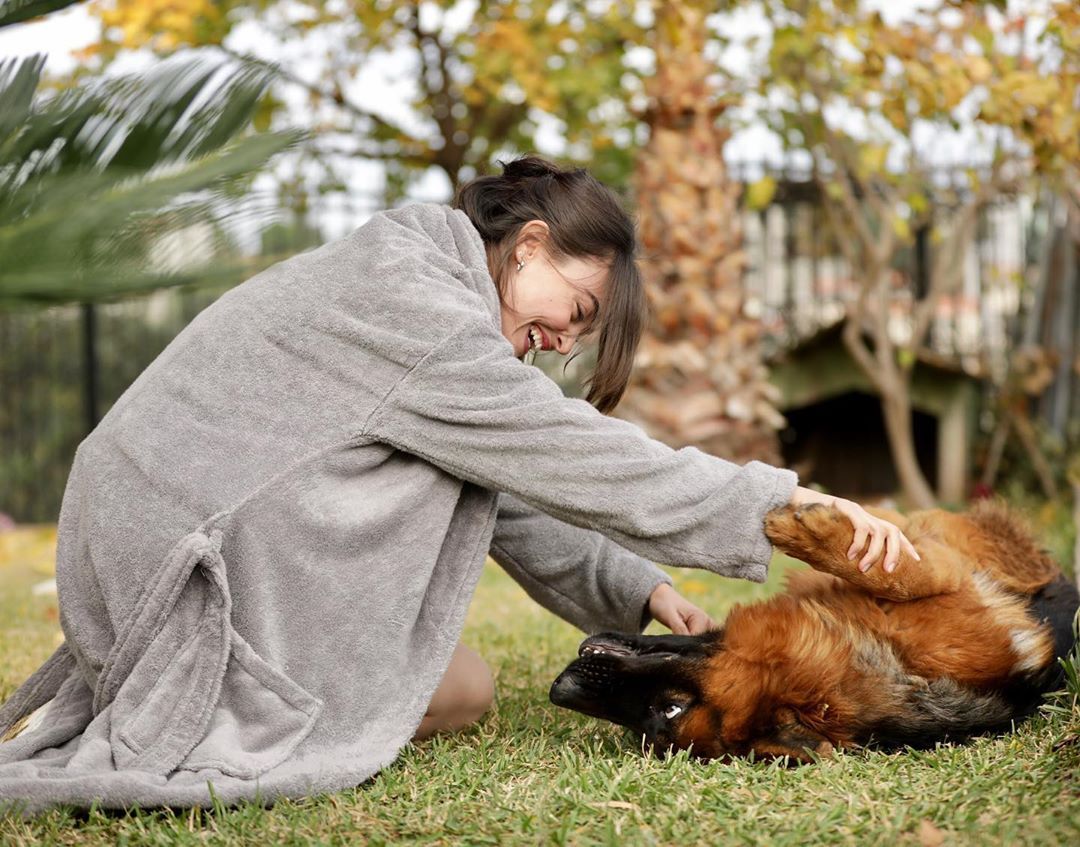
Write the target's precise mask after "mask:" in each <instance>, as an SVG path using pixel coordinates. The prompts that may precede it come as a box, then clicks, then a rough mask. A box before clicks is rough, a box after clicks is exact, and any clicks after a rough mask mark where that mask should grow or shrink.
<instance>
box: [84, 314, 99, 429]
mask: <svg viewBox="0 0 1080 847" xmlns="http://www.w3.org/2000/svg"><path fill="white" fill-rule="evenodd" d="M79 308H80V309H81V311H82V342H83V345H82V347H83V413H84V415H85V418H84V420H85V422H86V434H87V435H89V434H90V432H91V431H92V430H93V429H94V427H95V426H97V423H98V402H97V401H98V361H97V312H96V310H95V308H94V304H93V303H82V304H80V306H79Z"/></svg>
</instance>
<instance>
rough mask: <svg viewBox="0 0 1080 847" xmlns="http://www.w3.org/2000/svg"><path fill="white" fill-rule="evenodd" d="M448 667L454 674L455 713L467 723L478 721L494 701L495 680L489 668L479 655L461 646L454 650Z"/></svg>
mask: <svg viewBox="0 0 1080 847" xmlns="http://www.w3.org/2000/svg"><path fill="white" fill-rule="evenodd" d="M455 662H457V666H456V667H455V666H454V663H455ZM450 665H451V668H453V669H454V672H455V680H454V681H453V689H454V690H453V700H454V705H455V707H456V708H455V711H457V712H458V713H459V714H461V715H462V716H464V717H466V718H468V721H469V723H472V722H473V721H476V720H479V719H480V716H481V715H483V714H484V712H486V711H487V710H488V709H490V708H491V704H492V703H493V702H494V701H495V679H494V678H493V677H492V675H491V668H489V667H488V665H487V662H485V661H484V660H483V659H481V658H480V656H479V655H477V654H476V653H475V652H474V651H472V650H470V649H469V648H468V647H465V646H464V645H461V644H459V645H458V646H457V647H456V648H455V650H454V659H453V661H451V663H450Z"/></svg>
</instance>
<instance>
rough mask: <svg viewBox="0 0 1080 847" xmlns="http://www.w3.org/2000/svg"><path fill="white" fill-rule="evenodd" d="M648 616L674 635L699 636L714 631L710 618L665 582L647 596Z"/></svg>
mask: <svg viewBox="0 0 1080 847" xmlns="http://www.w3.org/2000/svg"><path fill="white" fill-rule="evenodd" d="M649 614H650V615H652V616H653V617H654V618H656V620H658V621H660V623H662V624H663V625H664V626H666V627H667V628H668V629H670V630H671V631H672V632H673V633H674V634H675V635H701V633H703V632H708V631H709V630H710V629H716V623H715V621H713V619H712V618H710V617H709V616H708V615H707V614H705V612H703V611H702V610H701V609H699V608H698V607H697V606H695V605H694V604H693V603H691V602H690V601H689V600H687V599H686V598H685V597H683V596H682V595H681V594H680V593H679V592H678V591H676V590H675V589H674V588H672V587H671V586H670V585H668V584H667V583H666V582H662V583H660V584H659V585H658V586H656V588H654V589H653V593H652V594H650V595H649Z"/></svg>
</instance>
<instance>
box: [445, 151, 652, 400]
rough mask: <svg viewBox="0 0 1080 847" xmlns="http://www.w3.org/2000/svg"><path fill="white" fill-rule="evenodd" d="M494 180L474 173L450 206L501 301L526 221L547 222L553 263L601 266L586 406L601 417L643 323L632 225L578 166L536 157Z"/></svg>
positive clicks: (619, 390) (626, 373)
mask: <svg viewBox="0 0 1080 847" xmlns="http://www.w3.org/2000/svg"><path fill="white" fill-rule="evenodd" d="M500 164H501V165H502V168H503V172H502V174H501V175H499V176H494V175H492V176H482V177H478V178H477V179H474V180H472V181H471V182H468V183H466V184H465V185H463V186H462V187H461V189H460V190H459V191H458V193H457V197H456V198H454V208H456V209H461V210H462V211H463V212H464V213H465V214H466V215H468V217H469V220H470V221H472V224H473V226H475V227H476V229H477V231H478V232H479V233H480V237H481V238H482V239H483V240H484V246H485V247H486V249H487V258H488V268H489V269H490V270H491V275H492V277H493V278H494V280H495V285H496V287H497V288H498V290H499V297H500V298H504V297H505V293H506V286H507V284H508V281H509V279H510V276H511V271H510V269H511V267H512V265H513V260H514V246H515V244H516V243H517V237H518V234H519V233H520V231H521V228H522V227H523V226H524V225H525V224H527V223H528V222H529V221H532V220H539V221H543V222H544V223H546V224H547V225H548V242H549V243H548V245H547V249H548V252H549V253H551V254H552V257H553V258H564V257H568V258H575V259H584V258H594V259H599V260H600V261H602V262H604V263H605V264H607V265H608V267H609V272H608V283H607V292H606V296H605V302H604V306H603V308H602V309H601V311H600V315H599V319H598V323H597V324H596V325H595V326H594V329H593V331H594V332H596V333H597V334H598V343H597V348H598V349H597V360H596V367H595V368H594V369H593V372H592V375H591V376H590V377H589V380H588V398H587V399H588V401H589V402H590V403H592V404H593V405H594V406H595V407H596V408H597V409H599V410H600V411H601V412H609V411H611V410H612V409H613V408H615V406H616V404H617V403H618V402H619V399H620V398H621V397H622V395H623V392H624V391H625V390H626V383H627V382H628V381H629V379H630V369H631V366H632V364H633V360H634V352H635V351H636V350H637V345H638V341H640V339H641V332H642V329H643V327H644V322H645V291H644V288H643V287H642V282H641V275H640V273H639V271H638V267H637V264H636V263H635V261H634V254H635V250H636V247H637V242H636V238H635V235H634V222H633V220H632V219H631V218H630V216H629V215H628V214H627V213H626V212H625V211H624V210H623V208H622V206H621V205H620V203H619V200H618V198H616V196H615V194H614V193H613V192H612V191H611V190H610V189H609V188H607V187H606V186H604V185H603V184H601V183H600V182H598V181H597V180H596V179H595V178H593V177H592V176H591V175H590V174H589V173H588V172H587V171H585V170H584V169H582V168H574V169H567V170H564V169H562V168H560V167H558V166H557V165H555V164H553V163H551V162H549V161H547V160H545V159H541V158H540V157H538V156H525V157H523V158H520V159H515V160H514V161H512V162H505V163H504V162H500Z"/></svg>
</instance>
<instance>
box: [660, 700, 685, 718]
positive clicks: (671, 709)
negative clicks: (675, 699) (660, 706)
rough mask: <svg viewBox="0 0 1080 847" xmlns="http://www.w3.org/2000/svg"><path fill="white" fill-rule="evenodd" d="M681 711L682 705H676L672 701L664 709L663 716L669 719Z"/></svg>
mask: <svg viewBox="0 0 1080 847" xmlns="http://www.w3.org/2000/svg"><path fill="white" fill-rule="evenodd" d="M682 711H683V707H682V706H679V705H677V704H675V703H672V704H671V705H669V706H668V707H667V708H666V709H664V717H665V718H667V719H668V720H671V719H672V718H676V717H678V716H679V715H681V714H682Z"/></svg>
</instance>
